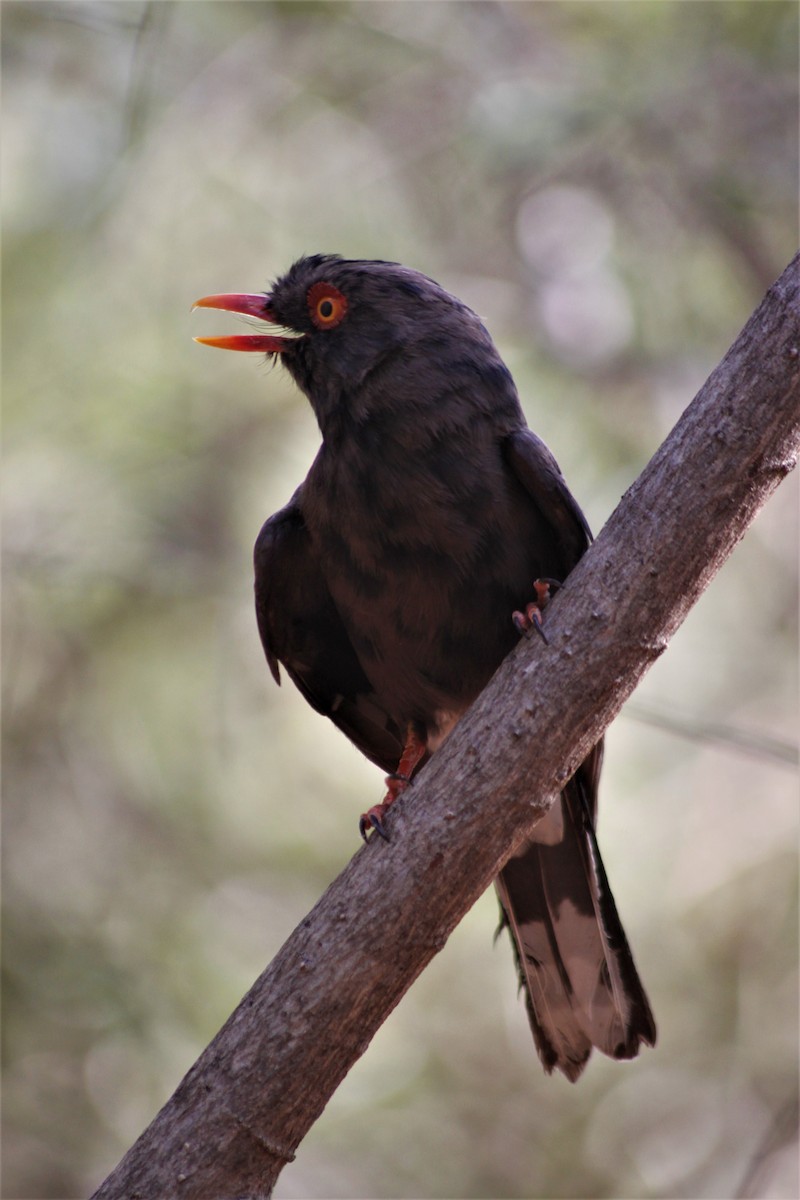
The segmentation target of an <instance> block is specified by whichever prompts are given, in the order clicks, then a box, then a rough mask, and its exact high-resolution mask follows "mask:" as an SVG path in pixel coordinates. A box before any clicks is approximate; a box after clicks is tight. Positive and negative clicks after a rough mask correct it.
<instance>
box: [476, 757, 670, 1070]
mask: <svg viewBox="0 0 800 1200" xmlns="http://www.w3.org/2000/svg"><path fill="white" fill-rule="evenodd" d="M596 774H597V771H596V768H595V764H593V763H592V762H589V763H587V764H586V766H585V768H581V769H580V770H579V771H578V773H577V774H576V776H575V777H574V779H573V780H571V781H570V783H569V784H568V785H567V788H566V789H565V790H564V792H563V793H562V795H561V797H560V800H559V801H557V802H556V804H555V805H554V806H553V809H551V812H550V813H549V814H548V816H547V817H545V818H544V819H543V820H542V821H541V822H540V823H539V824H538V825H537V826H536V828H535V830H534V833H533V836H532V837H531V838H529V839H527V840H526V841H525V842H524V843H523V845H522V846H520V848H519V849H518V850H517V852H516V854H514V855H513V856H512V858H511V859H510V860H509V861H508V863H507V864H506V866H505V867H504V868H503V870H502V872H501V873H500V876H499V877H498V879H497V881H496V883H497V890H498V893H499V896H500V902H501V905H502V909H503V914H504V918H505V922H506V923H507V924H508V926H509V930H510V932H511V935H512V940H513V943H514V949H515V953H516V958H517V966H518V969H519V975H520V985H521V986H522V987H523V988H524V990H525V993H526V1005H527V1009H528V1016H529V1018H530V1023H531V1029H532V1031H533V1036H534V1040H535V1042H536V1046H537V1049H538V1051H539V1056H540V1058H541V1060H542V1063H543V1064H544V1067H545V1070H546V1071H548V1073H549V1072H551V1071H552V1070H553V1069H554V1068H555V1067H558V1069H559V1070H560V1071H562V1072H563V1073H564V1075H566V1076H567V1078H568V1079H570V1080H573V1081H574V1080H575V1079H577V1078H578V1076H579V1075H580V1074H581V1072H582V1070H583V1068H584V1067H585V1065H586V1062H587V1060H588V1058H589V1055H590V1054H591V1052H592V1048H593V1047H597V1049H598V1050H601V1051H602V1052H603V1053H604V1054H608V1055H610V1057H612V1058H634V1057H635V1056H636V1055H637V1053H638V1051H639V1046H640V1044H641V1043H642V1042H645V1043H646V1044H647V1045H650V1046H652V1045H654V1044H655V1039H656V1027H655V1022H654V1020H653V1015H652V1013H651V1011H650V1005H649V1003H648V1000H647V996H646V994H645V991H644V988H643V987H642V984H641V982H640V980H639V976H638V974H637V971H636V967H635V965H634V962H633V956H632V955H631V952H630V948H629V946H628V941H627V938H626V937H625V932H624V930H623V928H622V924H621V922H620V919H619V915H618V913H617V908H616V905H615V903H614V898H613V896H612V894H611V891H610V889H609V886H608V879H607V877H606V873H605V868H604V867H603V862H602V859H601V857H600V851H599V849H598V846H597V839H596V837H595V832H594V823H593V819H592V817H593V812H594V783H595V779H596Z"/></svg>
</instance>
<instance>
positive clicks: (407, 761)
mask: <svg viewBox="0 0 800 1200" xmlns="http://www.w3.org/2000/svg"><path fill="white" fill-rule="evenodd" d="M427 749H428V748H427V746H426V745H425V742H424V740H423V739H422V738H421V737H420V735H419V732H418V730H417V728H416V726H415V725H414V724H413V722H410V723H409V726H408V729H407V731H406V744H405V746H404V747H403V753H402V754H401V755H400V762H399V763H398V764H397V770H396V771H395V773H394V774H393V775H388V776H387V777H386V795H385V796H384V798H383V800H382V802H381V803H380V804H375V805H373V806H372V808H369V809H367V811H366V812H365V813H362V815H361V819H360V820H359V822H358V828H359V830H360V832H361V836H362V838H363V839H364V841H366V840H367V833H368V831H369V830H370V829H374V830H375V831H376V832H377V833H378V834H380V836H381V837H382V838H383V839H384V840H385V841H387V842H388V841H389V835H388V834H387V832H386V829H385V828H384V825H383V819H384V817H385V816H386V813H387V812H388V811H389V809H390V808H391V806H392V805H393V804H394V802H395V800H396V799H397V797H398V796H399V795H400V793H401V792H404V791H405V790H406V788H407V787H408V785H409V783H410V782H411V776H412V775H413V774H414V768H415V767H416V766H417V765H418V763H419V762H420V760H421V759H423V758H424V757H425V754H426V753H427Z"/></svg>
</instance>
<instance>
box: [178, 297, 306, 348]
mask: <svg viewBox="0 0 800 1200" xmlns="http://www.w3.org/2000/svg"><path fill="white" fill-rule="evenodd" d="M192 307H193V308H222V309H225V311H226V312H235V313H242V314H243V315H244V316H246V317H258V318H259V320H261V321H269V322H271V323H272V324H273V325H274V324H276V321H275V315H274V313H273V311H272V303H271V301H270V297H269V296H265V295H263V294H260V295H255V296H252V295H248V294H247V293H240V292H225V293H224V294H222V295H220V296H203V298H202V300H195V302H194V304H193V305H192ZM194 340H195V341H196V342H201V343H202V345H204V346H216V347H217V349H219V350H250V351H255V352H256V353H259V354H280V352H281V351H282V350H284V349H285V348H286V346H287V345H288V344H289V342H291V341H292V340H293V339H292V338H290V337H279V336H278V335H277V334H274V333H251V334H234V335H233V336H231V337H196V338H195V339H194Z"/></svg>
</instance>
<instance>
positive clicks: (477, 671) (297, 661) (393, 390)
mask: <svg viewBox="0 0 800 1200" xmlns="http://www.w3.org/2000/svg"><path fill="white" fill-rule="evenodd" d="M195 307H204V308H214V309H221V310H225V311H229V312H233V313H239V314H244V315H246V316H248V317H253V318H257V319H258V320H259V321H262V322H265V323H266V324H265V326H264V325H260V326H258V327H257V328H258V330H259V331H258V332H255V333H250V334H234V335H230V336H221V337H199V338H197V339H195V340H197V341H198V342H201V343H203V344H205V345H209V346H214V347H218V348H221V349H228V350H240V351H249V352H258V353H261V354H266V355H268V356H271V357H272V358H274V359H277V360H279V361H280V362H281V364H282V365H283V367H284V368H285V369H286V370H287V371H288V373H289V375H290V376H291V377H292V379H293V380H294V381H295V383H296V384H297V386H298V387H299V389H300V391H301V392H303V393H304V394H305V396H306V397H307V398H308V400H309V401H310V403H311V407H312V409H313V411H314V414H315V416H316V419H317V423H318V425H319V430H320V434H321V443H320V446H319V450H318V453H317V455H316V457H315V458H314V461H313V463H312V465H311V467H310V469H309V471H308V474H307V476H306V479H305V480H304V481H303V482H302V483H301V484H300V486H299V487H298V488H297V489H296V491H295V492H294V494H293V495H292V497H291V499H290V500H289V501H288V503H287V504H286V505H285V507H284V508H282V509H281V510H280V511H279V512H277V513H275V514H274V515H273V516H271V517H270V518H269V519H268V520H267V521H266V522H265V523H264V525H263V527H262V529H261V531H260V533H259V535H258V539H257V541H256V544H255V550H254V566H255V603H256V617H257V623H258V629H259V632H260V636H261V641H262V643H263V647H264V651H265V654H266V659H267V663H268V665H269V669H270V671H271V673H272V675H273V677H274V679H275V681H276V683H278V684H280V682H281V668H283V669H284V670H285V671H286V673H287V675H288V676H289V677H290V679H292V681H293V682H294V683H295V684H296V686H297V687H298V689H299V690H300V692H301V693H302V695H303V696H304V697H305V699H306V700H307V701H308V702H309V704H310V705H311V706H312V707H313V708H314V709H316V711H317V712H318V713H321V714H323V715H324V716H326V717H328V718H330V720H331V721H332V722H333V723H334V725H336V726H337V727H338V728H339V729H340V730H341V731H342V732H343V733H344V734H346V736H347V737H348V738H349V739H350V740H351V742H353V743H354V744H355V745H356V746H357V747H358V749H359V750H360V751H361V752H362V753H363V754H364V755H365V756H366V757H367V758H368V759H370V760H371V761H372V762H373V763H375V764H376V765H377V766H379V767H380V768H381V770H382V771H384V772H385V773H386V775H387V780H386V787H387V791H386V796H385V797H384V799H383V801H382V802H381V803H380V804H378V805H375V806H373V807H372V808H371V809H369V810H368V811H367V812H366V813H365V814H364V815H363V816H362V817H361V821H360V828H361V832H362V835H363V836H365V838H366V837H367V835H369V837H370V838H373V837H375V836H377V837H379V838H380V837H385V838H388V837H389V836H390V826H391V815H390V814H391V806H392V804H393V803H394V802H395V801H396V799H397V797H398V796H399V795H400V794H401V793H402V792H403V791H404V790H405V789H406V788H407V787H408V785H409V783H410V782H411V781H412V780H413V779H415V778H416V777H417V775H418V774H419V772H420V771H421V770H423V769H424V766H425V763H426V762H427V761H429V759H430V757H431V756H432V755H433V754H435V753H436V752H437V750H438V749H439V748H440V746H441V745H442V743H443V742H444V741H445V739H446V738H447V736H448V734H449V733H450V731H451V730H452V728H453V726H454V725H455V723H456V722H457V720H458V719H459V717H460V716H461V715H462V714H463V713H464V712H465V710H466V709H467V708H468V706H469V705H470V704H471V703H472V701H473V700H474V699H475V698H476V696H477V695H478V694H479V693H480V692H481V690H482V689H483V687H484V686H485V685H486V683H487V682H488V681H489V679H490V677H491V676H492V674H493V673H494V672H495V670H496V669H497V667H498V666H499V665H500V663H501V662H502V660H503V658H504V657H505V656H506V655H507V654H508V653H509V651H510V650H511V649H512V648H513V647H514V645H515V644H516V643H517V642H518V640H519V638H520V634H521V632H522V633H524V632H530V631H531V630H539V632H541V633H542V634H543V636H545V637H546V633H545V630H544V625H543V620H542V613H543V610H544V609H545V607H546V603H547V601H548V598H549V596H550V594H551V591H552V590H553V589H554V588H555V587H556V586H557V585H558V584H560V583H561V582H563V580H564V579H565V578H566V577H567V575H568V574H569V572H570V571H571V570H572V568H573V567H574V566H575V564H576V563H577V562H578V560H579V559H580V558H581V556H582V555H583V553H584V552H585V551H586V549H587V547H588V546H589V544H590V542H591V533H590V530H589V526H588V524H587V522H586V519H585V517H584V515H583V513H582V512H581V509H580V508H579V506H578V504H577V502H576V501H575V499H574V498H573V496H572V494H571V492H570V491H569V489H568V488H567V485H566V482H565V480H564V477H563V475H562V473H561V471H560V469H559V467H558V465H557V463H556V460H555V458H554V457H553V455H552V454H551V452H550V450H549V449H548V448H547V446H546V445H545V443H544V442H543V441H542V440H541V439H540V438H539V437H538V436H537V435H536V434H535V433H534V432H533V431H532V430H531V429H530V428H529V427H528V425H527V422H526V420H525V416H524V414H523V410H522V407H521V403H520V400H519V396H518V393H517V389H516V386H515V384H514V381H513V378H512V376H511V373H510V371H509V369H508V367H507V366H506V365H505V363H504V362H503V360H502V358H501V357H500V354H499V352H498V350H497V349H496V347H495V344H494V342H493V340H492V338H491V336H490V334H489V332H488V330H487V329H486V327H485V326H484V324H483V322H482V321H481V319H480V318H479V317H478V315H477V314H476V313H475V312H473V311H472V310H471V309H470V308H469V307H468V306H467V305H466V304H464V303H463V302H462V301H461V300H459V299H458V298H457V297H455V296H454V295H452V294H451V293H449V292H448V291H446V290H445V289H444V288H443V287H441V286H440V285H439V284H437V283H436V282H434V280H432V279H431V278H429V277H428V276H426V275H423V274H421V273H420V272H418V271H416V270H414V269H412V268H410V267H406V266H403V265H401V264H399V263H393V262H385V261H382V260H369V259H347V258H343V257H341V256H339V255H335V254H313V255H309V256H305V257H302V258H300V259H298V261H296V262H295V263H294V264H293V265H292V266H291V267H290V269H289V270H288V271H287V272H286V273H285V274H284V275H283V276H282V277H280V278H279V279H278V280H277V281H276V282H275V283H274V285H273V286H272V287H270V288H269V289H268V290H267V291H265V292H262V293H224V294H216V295H210V296H205V297H203V298H202V299H200V300H198V301H196V304H195ZM602 754H603V746H602V742H601V743H599V744H598V745H597V746H595V748H594V749H593V750H592V751H591V753H590V754H589V755H588V757H587V758H586V760H585V761H584V762H583V763H582V764H581V766H580V767H579V768H578V770H577V771H576V773H575V774H574V776H573V777H572V779H571V780H570V781H569V782H568V783H567V784H566V785H565V787H564V789H563V791H562V792H561V795H560V797H559V799H558V800H557V801H556V803H555V804H554V805H553V807H552V808H551V809H550V811H549V812H548V814H547V815H546V816H545V817H543V818H542V819H541V820H540V821H539V822H538V823H537V824H536V825H535V826H534V827H533V828H532V830H531V831H530V833H529V835H528V836H527V837H526V838H525V840H524V841H523V843H522V844H521V845H519V846H518V847H517V848H516V850H515V851H514V853H513V855H512V857H511V858H510V859H509V860H508V862H507V863H506V865H505V866H504V867H503V869H502V870H501V872H500V874H499V876H498V878H497V879H496V881H495V882H496V889H497V892H498V896H499V900H500V906H501V929H502V928H503V927H504V926H505V927H507V928H508V930H509V932H510V934H511V939H512V944H513V947H514V951H515V959H516V965H517V970H518V976H519V984H520V988H521V990H522V991H523V992H524V995H525V1003H526V1008H527V1014H528V1018H529V1022H530V1026H531V1030H532V1033H533V1039H534V1042H535V1045H536V1048H537V1050H538V1053H539V1057H540V1059H541V1062H542V1064H543V1066H544V1069H545V1071H546V1072H547V1073H548V1074H549V1073H552V1072H553V1071H554V1070H556V1069H557V1070H559V1071H560V1072H561V1073H562V1074H563V1075H565V1076H566V1078H567V1079H569V1080H571V1081H575V1080H577V1079H578V1077H579V1076H580V1074H581V1073H582V1071H583V1069H584V1067H585V1066H586V1063H587V1061H588V1059H589V1057H590V1055H591V1053H592V1050H593V1049H595V1048H596V1049H597V1050H599V1051H601V1052H602V1053H604V1054H606V1055H608V1056H610V1057H611V1058H614V1059H631V1058H634V1057H636V1056H637V1054H638V1052H639V1049H640V1046H641V1045H642V1044H646V1045H650V1046H653V1045H654V1044H655V1040H656V1027H655V1022H654V1019H653V1015H652V1012H651V1008H650V1004H649V1001H648V998H647V995H646V993H645V990H644V987H643V985H642V983H641V981H640V979H639V975H638V972H637V969H636V966H635V964H634V960H633V957H632V954H631V951H630V948H629V945H628V941H627V938H626V936H625V933H624V930H623V927H622V924H621V922H620V918H619V915H618V913H617V908H616V905H615V903H614V899H613V896H612V893H611V891H610V888H609V886H608V880H607V877H606V873H605V869H604V867H603V862H602V858H601V857H600V852H599V849H598V845H597V838H596V832H595V826H596V819H597V788H598V780H599V775H600V766H601V761H602Z"/></svg>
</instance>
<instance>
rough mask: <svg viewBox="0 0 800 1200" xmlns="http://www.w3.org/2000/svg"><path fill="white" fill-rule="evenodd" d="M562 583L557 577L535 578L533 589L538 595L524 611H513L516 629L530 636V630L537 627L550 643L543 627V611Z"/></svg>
mask: <svg viewBox="0 0 800 1200" xmlns="http://www.w3.org/2000/svg"><path fill="white" fill-rule="evenodd" d="M560 587H561V584H560V583H559V582H558V580H557V579H535V580H534V581H533V591H534V594H535V596H536V599H535V600H532V601H531V603H530V604H526V605H525V611H524V612H513V613H512V614H511V620H512V621H513V622H514V625H515V627H516V630H517V632H518V633H520V634H524V635H525V637H528V636H529V634H530V631H531V630H532V629H535V630H536V632H537V633H538V634H539V637H540V638H541V639H542V641H543V642H544V643H545V645H549V644H550V643H549V642H548V640H547V634H546V633H545V631H544V629H543V627H542V613H543V612H544V610H545V608H546V607H547V605H548V603H549V601H550V598H551V596H552V594H553V592H555V591H558V589H559V588H560Z"/></svg>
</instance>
